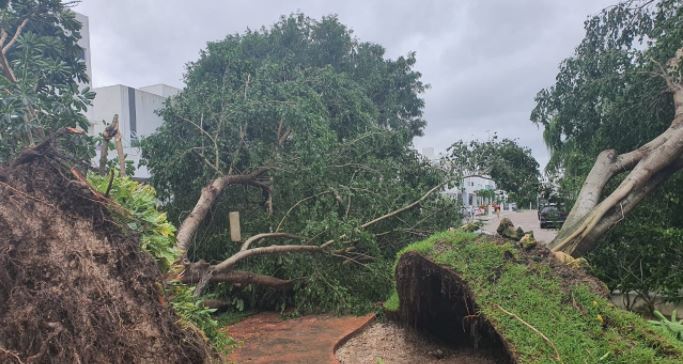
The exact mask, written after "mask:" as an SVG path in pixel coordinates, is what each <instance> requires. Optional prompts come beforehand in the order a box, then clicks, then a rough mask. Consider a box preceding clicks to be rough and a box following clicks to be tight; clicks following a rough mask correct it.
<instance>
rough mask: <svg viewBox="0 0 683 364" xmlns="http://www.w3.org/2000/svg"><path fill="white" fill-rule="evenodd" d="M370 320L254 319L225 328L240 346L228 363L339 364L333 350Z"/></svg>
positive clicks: (266, 315)
mask: <svg viewBox="0 0 683 364" xmlns="http://www.w3.org/2000/svg"><path fill="white" fill-rule="evenodd" d="M373 317H374V315H372V314H370V315H366V316H341V317H337V316H329V315H316V316H304V317H299V318H296V319H289V320H283V319H282V318H281V317H280V315H279V314H277V313H261V314H258V315H254V316H251V317H249V318H247V319H246V320H243V321H240V322H238V323H236V324H234V325H232V326H229V327H228V328H227V330H228V334H229V335H230V336H232V337H233V338H234V339H235V340H237V341H239V342H240V343H241V345H240V347H238V348H237V349H235V350H234V351H233V352H232V353H230V355H229V356H228V357H227V360H228V362H229V363H240V364H241V363H250V364H293V363H297V364H309V363H310V364H325V363H338V361H337V359H336V358H335V356H334V349H335V346H336V345H337V344H338V343H339V342H340V341H344V340H345V339H346V338H347V337H348V336H349V335H350V334H352V333H354V332H355V331H357V330H358V329H360V328H362V327H365V325H367V324H368V323H369V322H370V321H372V318H373Z"/></svg>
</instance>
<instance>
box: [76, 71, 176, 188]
mask: <svg viewBox="0 0 683 364" xmlns="http://www.w3.org/2000/svg"><path fill="white" fill-rule="evenodd" d="M95 92H96V93H97V96H95V100H94V101H93V107H92V111H91V119H90V120H91V123H90V124H91V126H92V127H91V129H90V131H89V132H90V133H91V134H92V135H99V134H100V133H102V132H103V131H104V128H105V125H104V122H105V121H106V122H107V123H111V121H112V119H113V118H114V115H115V114H118V115H119V131H120V133H121V138H122V142H123V151H124V153H125V154H126V159H127V160H132V161H133V163H134V165H135V167H136V172H135V175H134V177H136V178H142V179H145V178H149V177H150V174H149V171H148V170H147V168H145V167H139V166H138V164H139V162H140V157H141V156H142V153H141V150H140V148H139V146H138V140H139V138H141V137H146V136H149V135H150V134H152V133H153V132H154V131H156V129H157V128H158V127H160V126H161V124H162V123H163V122H164V120H163V119H162V118H161V116H159V115H157V114H156V111H157V110H159V109H161V108H162V107H163V106H164V101H165V100H166V98H168V97H169V96H173V95H175V94H177V93H178V92H180V90H179V89H177V88H175V87H172V86H168V85H164V84H157V85H151V86H146V87H141V88H140V89H135V88H133V87H129V86H124V85H113V86H105V87H98V88H95ZM98 153H99V151H98ZM110 155H111V158H113V157H115V156H116V154H115V152H114V151H110ZM96 158H97V159H96V160H99V155H98V156H97V157H96Z"/></svg>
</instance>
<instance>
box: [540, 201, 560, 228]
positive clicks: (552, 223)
mask: <svg viewBox="0 0 683 364" xmlns="http://www.w3.org/2000/svg"><path fill="white" fill-rule="evenodd" d="M566 219H567V213H566V212H564V210H563V209H562V208H560V206H557V205H546V206H542V207H540V208H539V210H538V220H539V221H540V222H541V229H545V228H548V227H559V226H562V224H563V223H564V221H565V220H566Z"/></svg>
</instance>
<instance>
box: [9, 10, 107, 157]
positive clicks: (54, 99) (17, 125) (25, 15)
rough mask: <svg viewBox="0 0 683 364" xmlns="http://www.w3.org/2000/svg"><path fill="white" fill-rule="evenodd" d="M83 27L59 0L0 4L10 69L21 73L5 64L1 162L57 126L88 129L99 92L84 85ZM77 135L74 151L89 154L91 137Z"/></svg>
mask: <svg viewBox="0 0 683 364" xmlns="http://www.w3.org/2000/svg"><path fill="white" fill-rule="evenodd" d="M24 22H25V25H24V26H23V27H22V23H24ZM80 29H81V24H80V22H78V21H77V20H76V18H75V14H74V13H73V12H72V11H70V10H69V9H68V8H67V6H66V5H64V4H63V3H62V2H61V1H60V0H11V1H3V2H2V3H1V4H0V32H4V33H3V34H5V33H6V34H7V36H6V37H5V39H6V40H5V42H4V44H3V47H8V48H7V53H6V59H7V62H8V65H9V68H8V69H11V73H13V75H14V78H16V80H13V79H12V78H11V77H10V76H8V71H7V69H5V68H4V67H1V66H0V69H2V71H3V72H0V94H2V97H0V163H3V162H6V161H8V160H10V159H11V157H12V156H14V155H16V154H17V153H18V152H19V151H20V150H21V149H22V148H24V147H25V146H26V145H28V144H30V143H33V142H35V141H39V140H40V139H41V138H42V137H44V136H45V135H46V134H49V133H50V132H52V131H54V130H56V129H58V128H61V127H81V128H83V129H87V128H88V122H87V120H86V118H85V116H84V115H83V114H84V112H85V111H86V109H87V107H88V105H90V104H91V100H92V99H93V98H94V96H95V94H94V93H93V92H92V91H90V89H89V88H88V87H83V84H85V83H87V82H88V76H87V73H86V65H85V62H84V59H83V48H81V47H80V46H79V45H78V44H77V42H78V40H79V39H80V38H81V34H80ZM18 30H19V31H18ZM15 34H16V35H18V37H17V38H16V42H15V43H13V44H10V43H11V41H10V40H11V39H12V38H14V35H15ZM78 140H79V142H78V143H77V144H75V145H72V146H71V148H69V150H70V151H73V152H74V153H75V154H78V155H79V156H87V153H88V152H89V146H90V139H89V138H79V139H78Z"/></svg>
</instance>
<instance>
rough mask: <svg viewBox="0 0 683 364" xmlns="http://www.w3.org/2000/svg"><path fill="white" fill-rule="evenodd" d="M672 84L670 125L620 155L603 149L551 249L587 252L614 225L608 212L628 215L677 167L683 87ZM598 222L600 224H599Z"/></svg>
mask: <svg viewBox="0 0 683 364" xmlns="http://www.w3.org/2000/svg"><path fill="white" fill-rule="evenodd" d="M679 51H680V50H679ZM679 53H680V54H683V51H681V52H677V57H679ZM670 88H671V89H672V91H673V99H674V104H675V114H674V118H673V120H672V122H671V125H670V127H669V128H668V129H667V130H666V131H664V132H663V133H661V134H660V135H659V136H657V137H656V138H655V139H653V140H652V141H650V142H649V143H647V144H645V145H644V146H642V147H640V148H638V149H637V150H634V151H633V152H629V153H626V154H623V155H621V156H619V157H618V158H614V157H613V151H606V152H603V153H601V155H600V156H599V157H598V159H597V160H596V163H595V165H594V166H593V168H592V169H591V172H590V174H589V175H588V177H587V178H586V182H585V183H584V186H583V188H582V189H581V193H580V194H579V198H578V200H577V203H576V204H575V205H574V207H573V208H572V211H571V213H570V215H569V216H568V218H567V222H566V223H565V224H564V225H563V226H562V229H560V232H559V233H558V235H557V237H556V238H555V239H554V240H553V241H552V242H551V243H550V245H549V247H550V248H551V249H553V250H555V251H558V250H561V251H564V252H567V253H570V254H571V253H573V252H574V251H575V250H576V251H577V253H579V252H581V253H583V252H585V251H586V250H587V248H586V247H587V246H591V245H592V243H593V241H594V240H595V239H596V237H598V236H599V235H598V234H599V233H600V234H602V233H604V231H606V230H607V229H608V228H609V226H611V225H609V226H608V225H605V221H609V220H611V219H610V218H609V216H608V214H609V213H610V211H613V209H615V208H616V207H617V206H618V207H619V209H620V211H621V212H622V214H624V215H625V214H626V213H628V212H629V211H630V210H631V209H632V207H629V209H627V210H624V204H625V203H626V202H627V201H631V202H633V201H635V202H636V203H637V202H638V201H640V200H641V199H642V198H643V197H644V194H643V193H645V192H644V191H647V193H649V192H650V191H652V190H653V189H654V188H655V187H656V186H657V185H659V184H660V183H661V182H662V181H663V180H658V179H660V178H663V177H661V176H666V177H668V176H670V175H671V173H673V172H669V171H670V170H671V169H672V168H674V169H675V170H677V169H676V166H677V163H678V160H679V158H680V156H681V155H683V87H682V86H681V85H680V84H677V85H676V86H675V87H671V86H670ZM630 167H632V168H633V169H632V170H631V172H630V173H629V175H628V176H627V177H626V178H625V179H624V180H623V181H622V182H621V184H620V185H619V186H618V187H617V188H616V189H615V190H614V191H613V192H612V193H611V194H610V195H609V196H607V197H606V198H605V199H604V200H602V201H600V202H599V203H598V200H599V199H600V193H601V192H602V190H603V189H604V187H605V185H606V183H607V182H608V181H609V179H610V178H612V176H614V175H615V174H617V173H619V172H622V171H625V170H626V169H627V168H630ZM653 181H656V183H654V182H653ZM633 206H635V205H633ZM622 218H623V216H622ZM598 226H600V228H596V227H598Z"/></svg>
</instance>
